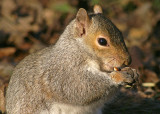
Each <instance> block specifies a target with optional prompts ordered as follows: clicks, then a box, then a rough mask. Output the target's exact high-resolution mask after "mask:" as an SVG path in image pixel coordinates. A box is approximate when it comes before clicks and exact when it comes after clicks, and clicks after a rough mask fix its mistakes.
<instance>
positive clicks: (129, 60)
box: [124, 56, 132, 66]
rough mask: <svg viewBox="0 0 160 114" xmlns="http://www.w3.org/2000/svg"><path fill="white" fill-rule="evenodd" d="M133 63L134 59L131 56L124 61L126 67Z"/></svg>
mask: <svg viewBox="0 0 160 114" xmlns="http://www.w3.org/2000/svg"><path fill="white" fill-rule="evenodd" d="M131 62H132V58H131V56H128V57H127V59H125V61H124V65H126V66H128V65H130V64H131Z"/></svg>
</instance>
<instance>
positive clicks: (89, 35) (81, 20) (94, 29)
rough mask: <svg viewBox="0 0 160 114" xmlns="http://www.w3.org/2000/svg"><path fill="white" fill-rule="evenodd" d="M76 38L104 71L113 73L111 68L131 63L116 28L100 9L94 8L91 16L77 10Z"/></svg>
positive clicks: (84, 11)
mask: <svg viewBox="0 0 160 114" xmlns="http://www.w3.org/2000/svg"><path fill="white" fill-rule="evenodd" d="M75 23H76V29H75V34H76V37H78V38H82V39H83V41H84V42H85V44H86V45H88V47H90V49H91V50H92V52H93V53H94V54H95V55H96V57H97V59H98V61H100V63H99V64H100V68H101V69H102V70H105V71H113V67H124V66H127V65H129V64H130V63H131V57H130V55H129V53H128V50H127V48H126V45H125V43H124V40H123V36H122V33H121V32H120V31H119V30H118V28H117V27H116V26H115V25H114V24H113V23H112V22H111V21H110V20H109V19H108V18H106V17H105V16H104V15H103V14H102V8H101V7H100V6H98V5H96V6H95V7H94V13H93V14H89V15H88V14H87V12H86V10H85V9H83V8H81V9H79V11H78V13H77V16H76V19H75Z"/></svg>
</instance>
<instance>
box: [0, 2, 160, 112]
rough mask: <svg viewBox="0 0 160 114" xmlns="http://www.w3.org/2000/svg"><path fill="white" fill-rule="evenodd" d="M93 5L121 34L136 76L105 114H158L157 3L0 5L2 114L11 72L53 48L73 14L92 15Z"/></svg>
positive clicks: (159, 32)
mask: <svg viewBox="0 0 160 114" xmlns="http://www.w3.org/2000/svg"><path fill="white" fill-rule="evenodd" d="M94 4H100V5H101V6H102V8H103V12H104V15H105V16H106V17H108V18H110V19H111V20H112V22H113V23H114V24H115V25H116V26H117V27H118V28H119V29H120V30H121V31H122V33H123V36H124V39H125V42H126V45H127V47H128V49H129V52H130V54H131V56H132V64H131V67H133V68H136V69H138V72H139V73H140V83H139V85H138V87H132V88H122V90H121V95H120V98H118V99H117V100H115V101H114V102H113V103H112V104H110V105H109V106H108V107H105V109H104V113H107V114H117V113H118V114H119V113H122V114H124V113H125V114H126V113H131V114H132V113H133V114H134V113H141V114H143V113H144V114H146V113H149V114H150V113H152V114H158V113H160V0H0V110H1V111H0V113H2V112H5V107H4V101H5V99H4V98H5V91H6V88H7V86H8V82H9V79H10V76H11V74H12V71H13V69H14V67H15V66H16V65H17V64H18V63H19V62H20V61H21V60H22V59H23V58H24V57H25V56H27V55H28V54H30V53H33V52H35V51H37V50H39V49H42V48H44V47H46V46H49V45H51V44H54V43H55V42H56V40H57V39H58V38H59V36H60V34H61V33H62V32H63V30H64V29H65V27H66V26H67V25H68V23H69V22H70V21H71V20H72V19H74V18H75V15H76V12H77V10H78V9H79V8H85V9H86V10H87V11H88V12H92V11H93V6H94ZM122 104H123V105H122Z"/></svg>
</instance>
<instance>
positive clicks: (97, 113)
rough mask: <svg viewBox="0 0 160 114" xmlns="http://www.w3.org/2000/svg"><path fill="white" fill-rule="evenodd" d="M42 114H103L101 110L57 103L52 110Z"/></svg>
mask: <svg viewBox="0 0 160 114" xmlns="http://www.w3.org/2000/svg"><path fill="white" fill-rule="evenodd" d="M40 114H102V112H101V108H99V109H93V108H91V107H90V106H73V105H67V104H60V103H55V104H53V105H52V107H51V109H49V110H43V111H41V113H40Z"/></svg>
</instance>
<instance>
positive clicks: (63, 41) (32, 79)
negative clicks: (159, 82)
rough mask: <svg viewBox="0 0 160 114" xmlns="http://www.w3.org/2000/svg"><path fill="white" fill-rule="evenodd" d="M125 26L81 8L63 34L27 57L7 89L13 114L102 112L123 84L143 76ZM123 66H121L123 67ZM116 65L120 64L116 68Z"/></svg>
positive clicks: (99, 12)
mask: <svg viewBox="0 0 160 114" xmlns="http://www.w3.org/2000/svg"><path fill="white" fill-rule="evenodd" d="M130 63H131V57H130V55H129V53H128V50H127V48H126V45H125V43H124V40H123V36H122V34H121V32H120V31H119V30H118V29H117V27H116V26H115V25H114V24H113V23H112V22H111V21H110V20H109V19H108V18H106V17H105V16H104V15H103V12H102V8H101V7H100V6H98V5H95V7H94V13H93V14H87V12H86V10H85V9H83V8H80V9H79V11H78V13H77V15H76V18H75V19H74V20H73V21H71V23H70V24H69V25H68V26H67V27H66V29H65V31H64V32H63V34H62V35H61V36H60V38H59V40H58V41H57V42H56V43H55V44H54V45H51V46H50V47H46V48H44V49H42V50H40V51H37V52H36V53H33V54H31V55H29V56H27V57H26V58H24V59H23V60H22V61H21V62H20V63H19V64H18V65H17V66H16V68H15V70H14V72H13V75H12V76H11V79H10V82H9V86H8V89H7V93H6V110H7V114H101V113H102V111H101V109H102V107H103V105H104V103H106V102H110V101H112V100H113V99H114V96H116V95H117V93H118V90H119V86H120V85H126V84H132V83H134V82H135V81H136V80H137V79H138V74H137V72H136V70H135V69H132V68H129V67H126V66H128V65H129V64H130ZM119 68H121V70H117V69H119ZM114 69H116V70H114Z"/></svg>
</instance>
